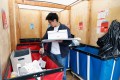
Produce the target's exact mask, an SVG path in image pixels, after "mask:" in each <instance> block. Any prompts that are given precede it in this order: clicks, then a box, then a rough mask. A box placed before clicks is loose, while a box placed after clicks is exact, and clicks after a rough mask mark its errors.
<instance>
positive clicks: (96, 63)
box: [71, 45, 120, 80]
mask: <svg viewBox="0 0 120 80" xmlns="http://www.w3.org/2000/svg"><path fill="white" fill-rule="evenodd" d="M77 52H79V74H78V75H79V76H80V77H82V78H83V79H84V80H119V77H120V69H119V67H120V57H117V58H116V59H114V58H113V57H109V58H102V57H100V56H98V52H99V48H97V47H94V46H89V45H84V46H83V45H82V46H78V47H74V48H72V52H71V55H72V56H73V55H75V53H77ZM74 61H75V60H74ZM77 62H78V61H77ZM75 65H76V64H75ZM75 65H74V66H75ZM71 66H72V65H71Z"/></svg>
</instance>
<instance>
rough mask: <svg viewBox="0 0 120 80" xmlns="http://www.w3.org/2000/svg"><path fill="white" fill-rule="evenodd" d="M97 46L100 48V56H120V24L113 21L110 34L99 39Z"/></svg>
mask: <svg viewBox="0 0 120 80" xmlns="http://www.w3.org/2000/svg"><path fill="white" fill-rule="evenodd" d="M97 45H98V46H99V47H100V51H99V55H100V56H102V57H109V56H113V57H115V56H118V55H119V54H120V22H118V21H117V20H114V21H112V23H111V25H110V27H109V30H108V32H107V33H106V34H105V35H104V36H102V37H101V38H99V39H98V41H97Z"/></svg>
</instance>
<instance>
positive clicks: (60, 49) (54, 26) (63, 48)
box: [41, 13, 71, 80]
mask: <svg viewBox="0 0 120 80" xmlns="http://www.w3.org/2000/svg"><path fill="white" fill-rule="evenodd" d="M46 20H48V23H49V24H50V27H49V28H48V29H47V31H46V33H45V35H44V37H43V39H48V33H47V32H48V31H58V30H67V33H68V38H71V33H70V30H69V28H68V27H67V26H65V25H64V24H61V23H60V22H59V17H58V15H57V14H56V13H49V14H48V15H47V17H46ZM70 44H71V41H67V40H63V41H54V42H50V43H48V44H47V45H48V47H47V52H48V53H50V55H51V56H52V57H53V58H54V59H55V60H56V61H58V62H59V63H60V64H62V65H63V67H64V76H63V80H66V67H65V65H66V59H67V56H68V54H69V47H68V46H69V45H70ZM41 50H42V49H41Z"/></svg>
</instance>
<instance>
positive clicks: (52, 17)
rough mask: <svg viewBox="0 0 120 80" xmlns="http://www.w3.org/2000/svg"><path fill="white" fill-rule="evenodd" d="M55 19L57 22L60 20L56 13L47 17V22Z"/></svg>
mask: <svg viewBox="0 0 120 80" xmlns="http://www.w3.org/2000/svg"><path fill="white" fill-rule="evenodd" d="M54 19H56V21H57V22H58V20H59V19H58V15H57V14H56V13H49V14H48V15H47V17H46V20H52V21H53V20H54Z"/></svg>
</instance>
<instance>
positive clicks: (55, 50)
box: [51, 26, 61, 55]
mask: <svg viewBox="0 0 120 80" xmlns="http://www.w3.org/2000/svg"><path fill="white" fill-rule="evenodd" d="M58 28H59V26H57V27H54V31H58ZM51 53H53V54H55V55H57V54H61V53H60V46H59V43H58V42H57V41H54V42H52V45H51Z"/></svg>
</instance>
